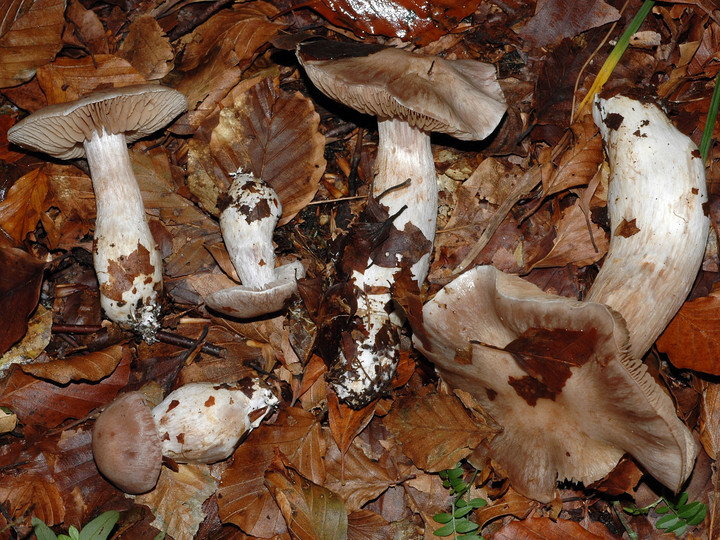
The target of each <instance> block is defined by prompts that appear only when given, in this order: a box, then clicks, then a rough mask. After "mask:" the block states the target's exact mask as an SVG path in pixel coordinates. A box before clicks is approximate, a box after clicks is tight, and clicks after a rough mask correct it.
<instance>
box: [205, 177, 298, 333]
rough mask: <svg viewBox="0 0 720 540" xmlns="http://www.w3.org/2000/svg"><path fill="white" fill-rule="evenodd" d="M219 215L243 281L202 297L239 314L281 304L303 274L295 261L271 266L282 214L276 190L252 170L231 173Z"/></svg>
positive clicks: (219, 308)
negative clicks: (276, 229)
mask: <svg viewBox="0 0 720 540" xmlns="http://www.w3.org/2000/svg"><path fill="white" fill-rule="evenodd" d="M223 204H224V206H225V207H224V208H223V210H222V213H221V214H220V229H221V230H222V235H223V239H224V240H225V246H226V248H227V250H228V253H229V254H230V260H231V261H232V263H233V266H234V267H235V270H236V272H237V274H238V277H239V278H240V281H241V282H242V286H238V287H230V288H228V289H223V290H220V291H217V292H214V293H212V294H209V295H208V296H207V297H206V298H205V303H206V304H207V305H208V306H209V307H211V308H212V309H214V310H216V311H219V312H220V313H224V314H225V315H230V316H232V317H239V318H243V319H247V318H252V317H258V316H260V315H265V314H267V313H272V312H275V311H278V310H280V309H282V308H283V306H284V305H285V301H286V300H287V299H288V298H289V297H290V296H292V294H293V293H294V292H295V291H297V281H296V280H297V279H298V278H301V277H303V276H304V275H305V268H304V267H303V265H302V263H301V262H300V261H296V262H293V263H289V264H286V265H283V266H280V267H278V268H276V267H275V251H274V248H273V243H272V237H273V232H274V231H275V226H276V225H277V223H278V220H279V219H280V215H281V214H282V205H281V204H280V199H279V198H278V196H277V194H276V193H275V190H274V189H273V188H271V187H270V186H269V185H268V184H267V183H266V182H264V181H263V180H261V179H259V178H255V177H254V176H253V175H252V174H247V173H242V172H239V171H238V173H236V174H235V178H234V180H233V183H232V185H231V186H230V189H229V190H228V194H227V198H226V201H225V202H224V203H223Z"/></svg>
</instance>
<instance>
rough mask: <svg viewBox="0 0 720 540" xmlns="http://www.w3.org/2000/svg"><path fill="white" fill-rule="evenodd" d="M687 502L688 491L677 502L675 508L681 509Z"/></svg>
mask: <svg viewBox="0 0 720 540" xmlns="http://www.w3.org/2000/svg"><path fill="white" fill-rule="evenodd" d="M687 500H688V494H687V491H683V492H682V493H681V494H680V498H679V499H678V500H677V502H676V503H675V505H674V508H679V507H681V506H682V505H684V504H685V503H686V502H687Z"/></svg>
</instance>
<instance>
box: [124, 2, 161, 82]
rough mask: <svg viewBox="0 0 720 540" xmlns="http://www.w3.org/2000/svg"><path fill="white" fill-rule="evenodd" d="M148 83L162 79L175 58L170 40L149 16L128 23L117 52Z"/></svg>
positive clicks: (141, 16) (142, 16)
mask: <svg viewBox="0 0 720 540" xmlns="http://www.w3.org/2000/svg"><path fill="white" fill-rule="evenodd" d="M117 54H118V56H119V57H120V58H124V59H125V60H127V61H128V62H129V63H130V64H131V65H132V66H133V67H134V68H135V69H136V70H138V71H139V72H140V73H141V74H142V76H143V77H145V78H146V79H147V80H148V81H154V80H157V79H162V78H163V77H164V76H165V75H167V74H168V73H169V72H170V70H171V69H172V67H173V58H174V57H175V54H174V51H173V48H172V46H171V45H170V40H169V39H168V38H167V36H165V33H164V32H163V31H162V28H160V25H159V24H158V23H157V21H156V20H155V19H154V18H153V17H152V16H151V15H147V14H145V15H140V16H139V17H138V18H136V19H135V20H133V21H132V22H131V23H130V26H129V28H128V33H127V35H126V36H125V39H124V40H123V42H122V44H121V45H120V48H119V49H118V51H117Z"/></svg>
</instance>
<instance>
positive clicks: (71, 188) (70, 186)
mask: <svg viewBox="0 0 720 540" xmlns="http://www.w3.org/2000/svg"><path fill="white" fill-rule="evenodd" d="M43 170H45V171H46V172H47V175H48V178H49V180H50V189H49V191H48V194H47V197H46V198H45V204H44V207H45V208H44V209H45V210H46V212H45V213H44V214H41V216H40V218H41V220H42V224H43V228H44V229H45V232H46V233H47V234H48V240H49V243H50V246H51V247H52V248H53V249H57V248H61V249H68V250H69V249H72V248H74V247H77V246H78V245H79V244H80V243H81V241H82V240H83V238H84V237H85V236H86V235H87V234H88V233H89V232H90V229H91V227H92V220H93V219H95V194H94V192H93V187H92V181H91V180H90V177H89V176H87V175H86V174H84V173H82V172H81V171H80V169H78V168H77V167H74V166H72V165H59V164H48V165H46V166H45V168H44V169H43ZM50 208H57V210H58V212H47V210H49V209H50Z"/></svg>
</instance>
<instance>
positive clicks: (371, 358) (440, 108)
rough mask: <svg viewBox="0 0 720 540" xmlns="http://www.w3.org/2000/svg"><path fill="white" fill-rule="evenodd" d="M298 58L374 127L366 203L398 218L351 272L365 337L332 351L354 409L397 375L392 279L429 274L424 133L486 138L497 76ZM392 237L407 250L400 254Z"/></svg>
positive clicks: (418, 62)
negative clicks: (406, 272)
mask: <svg viewBox="0 0 720 540" xmlns="http://www.w3.org/2000/svg"><path fill="white" fill-rule="evenodd" d="M297 57H298V59H299V60H300V63H301V64H302V65H303V67H304V68H305V72H306V73H307V75H308V77H309V78H310V79H311V80H312V82H313V83H314V84H315V85H316V86H317V87H318V88H319V89H320V90H322V92H324V93H325V94H327V95H328V96H330V97H331V98H333V99H335V100H336V101H339V102H340V103H344V104H345V105H348V106H350V107H352V108H354V109H356V110H358V111H360V112H362V113H365V114H370V115H374V116H376V117H377V120H378V132H379V143H378V152H377V158H376V161H375V168H374V179H373V185H372V193H371V196H372V197H373V198H374V199H376V200H377V201H378V202H379V203H380V204H381V205H382V206H384V207H385V209H386V210H387V214H388V215H389V216H394V217H393V222H392V229H391V230H392V231H394V232H396V233H397V234H392V232H391V234H390V236H389V238H388V240H386V241H385V242H384V243H383V244H381V245H380V246H378V247H377V248H376V250H375V252H376V253H377V254H378V256H369V257H368V260H367V264H366V265H365V268H362V269H361V270H356V269H354V270H353V272H352V275H351V279H352V280H353V281H354V284H355V286H356V287H357V288H358V291H359V292H358V296H357V305H358V311H357V314H358V315H359V316H360V318H361V320H362V324H361V325H360V326H361V327H363V326H364V329H363V328H356V329H355V330H354V331H353V334H355V335H362V336H363V337H360V338H359V339H357V340H356V346H355V347H354V352H353V354H354V356H353V357H346V355H345V353H344V352H343V351H342V350H340V351H338V357H337V360H336V362H335V368H333V369H332V370H331V372H332V373H331V378H332V379H333V381H332V385H333V386H334V389H335V391H336V393H337V394H338V396H339V397H340V399H342V400H343V401H345V403H347V404H348V405H350V406H351V407H355V408H359V407H362V406H364V405H366V404H367V403H369V402H371V401H372V400H373V399H375V398H376V397H378V395H380V394H381V393H382V392H383V391H385V389H386V388H387V387H388V386H389V384H390V382H391V380H392V377H393V375H394V373H395V369H396V367H397V363H398V359H399V356H398V349H397V347H398V341H399V340H398V337H397V333H398V325H400V324H402V322H401V321H402V317H401V316H400V314H399V313H398V312H397V311H396V310H395V307H394V306H393V304H392V298H391V287H392V286H393V283H394V282H395V279H396V276H397V274H398V272H399V271H400V270H401V269H402V268H405V269H409V270H410V272H411V275H412V278H413V279H414V280H415V281H416V282H417V283H418V285H421V284H422V283H423V281H424V280H425V277H426V276H427V272H428V269H429V266H430V253H431V251H432V244H433V240H434V238H435V225H436V221H437V205H438V188H437V179H436V175H435V163H434V160H433V155H432V150H431V147H430V133H431V132H433V131H435V132H442V133H447V134H449V135H451V136H453V137H455V138H457V139H461V140H481V139H484V138H485V137H487V136H488V135H490V134H491V133H492V132H493V130H494V129H495V128H496V126H497V125H498V123H499V122H500V120H501V119H502V117H503V115H504V113H505V109H506V105H505V100H504V97H503V94H502V90H501V89H500V85H499V84H498V83H497V81H496V78H495V68H494V67H493V66H492V65H489V64H483V63H481V62H477V61H474V60H454V61H449V60H444V59H442V58H438V57H434V56H421V55H417V54H411V53H409V52H406V51H402V50H400V49H394V48H384V47H381V46H377V45H361V44H349V43H338V42H334V41H310V42H305V43H300V44H299V45H298V48H297ZM398 234H399V235H400V236H404V237H405V239H406V242H405V244H406V245H403V246H400V245H399V244H400V243H402V242H398V240H397V238H398ZM407 244H409V246H408V245H407ZM393 312H394V313H393ZM391 313H392V317H391ZM345 349H346V350H347V348H345Z"/></svg>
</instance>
